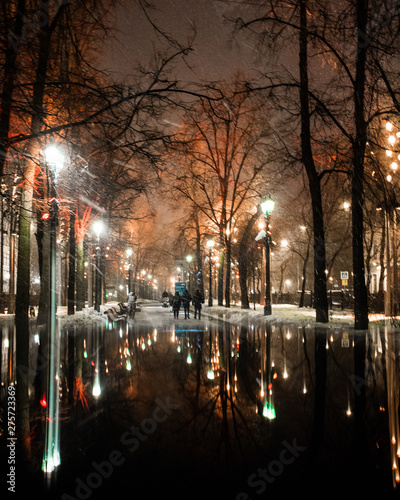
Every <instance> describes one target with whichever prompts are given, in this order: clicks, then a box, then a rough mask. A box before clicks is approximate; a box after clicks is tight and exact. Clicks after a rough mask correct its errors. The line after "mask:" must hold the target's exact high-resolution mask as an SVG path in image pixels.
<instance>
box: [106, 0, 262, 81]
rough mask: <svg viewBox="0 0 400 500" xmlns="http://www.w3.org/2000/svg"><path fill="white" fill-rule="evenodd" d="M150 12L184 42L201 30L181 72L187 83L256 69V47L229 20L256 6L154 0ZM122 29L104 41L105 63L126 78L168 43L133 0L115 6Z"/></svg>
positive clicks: (183, 43)
mask: <svg viewBox="0 0 400 500" xmlns="http://www.w3.org/2000/svg"><path fill="white" fill-rule="evenodd" d="M152 5H153V6H154V9H150V10H149V11H148V13H149V15H150V16H151V18H152V20H153V22H154V23H155V24H156V25H157V26H158V27H159V28H160V29H162V30H164V31H166V32H168V33H169V34H170V35H171V36H172V37H174V38H176V39H177V40H178V41H179V42H180V43H181V44H182V45H186V44H187V41H188V39H190V38H191V37H192V36H193V32H194V30H195V31H196V36H195V40H194V43H193V49H194V50H193V51H192V53H191V54H190V57H189V59H188V60H187V61H188V63H189V64H190V66H191V69H189V68H188V67H187V66H186V65H184V64H182V65H181V66H180V67H179V71H178V73H177V76H178V77H179V79H181V80H184V81H188V82H199V81H215V80H220V79H229V78H230V77H231V76H232V75H233V74H234V73H235V72H236V71H237V70H240V71H244V72H245V73H250V72H252V71H254V67H255V60H256V56H257V49H256V48H255V46H254V45H253V44H252V42H251V41H250V40H249V39H248V38H247V39H246V37H244V36H241V37H237V36H236V37H234V36H233V31H234V28H235V26H234V23H233V22H231V21H229V19H234V18H237V17H239V16H245V14H246V12H247V11H248V10H249V9H251V6H248V5H243V4H242V5H241V4H240V3H239V2H226V1H211V0H154V2H152ZM115 16H116V24H117V27H118V32H117V33H116V35H115V39H107V40H105V41H104V42H105V61H104V66H105V68H107V69H109V70H111V71H112V72H113V73H114V77H115V76H116V73H118V76H119V78H120V79H121V80H123V81H124V80H125V81H126V79H129V76H130V74H134V72H135V68H136V66H137V64H138V63H139V62H140V63H144V64H146V63H148V62H149V55H151V53H152V52H153V51H154V49H157V50H158V49H160V48H161V47H163V48H165V45H166V42H165V40H164V39H161V37H160V36H157V35H156V34H155V32H154V30H153V28H152V27H151V26H150V23H149V21H148V20H147V19H146V17H145V15H144V13H143V11H142V10H141V9H140V7H139V6H138V5H137V3H136V2H134V1H132V0H125V1H124V2H123V5H121V6H119V7H118V8H117V9H116V13H115Z"/></svg>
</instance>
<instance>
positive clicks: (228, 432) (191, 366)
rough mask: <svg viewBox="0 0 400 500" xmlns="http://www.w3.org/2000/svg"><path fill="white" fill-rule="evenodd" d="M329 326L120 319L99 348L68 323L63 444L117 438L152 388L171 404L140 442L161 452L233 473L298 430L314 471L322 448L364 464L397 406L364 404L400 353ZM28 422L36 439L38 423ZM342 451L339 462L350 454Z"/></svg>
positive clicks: (149, 402) (88, 331)
mask: <svg viewBox="0 0 400 500" xmlns="http://www.w3.org/2000/svg"><path fill="white" fill-rule="evenodd" d="M188 325H190V324H189V322H188ZM184 326H186V325H184ZM331 333H332V334H331ZM331 333H330V332H329V331H328V330H326V329H312V328H308V327H301V328H299V327H297V326H296V327H293V328H290V327H288V326H280V325H279V326H274V327H271V328H270V329H268V328H265V326H264V325H261V326H255V327H252V325H244V324H243V325H229V324H227V323H224V322H222V321H221V322H218V323H210V324H209V325H208V329H206V330H205V331H194V330H191V329H190V327H189V328H187V329H185V328H183V326H182V322H179V324H177V325H175V327H171V329H170V330H160V331H159V332H157V331H156V330H155V329H154V328H153V327H152V326H151V325H150V324H149V325H148V327H146V326H143V325H140V326H138V325H137V324H134V323H132V324H125V323H124V322H120V324H116V325H115V328H114V329H113V330H110V331H107V330H105V328H104V327H103V329H102V330H101V331H100V332H99V334H100V336H101V339H102V340H101V342H100V344H99V347H98V349H97V350H96V343H95V336H96V335H97V333H96V329H95V328H85V330H82V331H79V330H76V331H75V332H71V331H70V332H69V334H68V335H66V334H65V335H64V336H63V344H62V365H63V370H64V379H63V383H62V388H63V391H62V395H63V401H62V405H61V418H62V433H63V436H62V438H61V449H62V453H63V454H64V455H65V456H67V457H69V456H75V455H74V454H75V453H78V454H79V453H82V456H84V453H85V450H87V449H89V448H90V447H92V446H96V443H98V440H99V439H100V440H101V439H102V438H103V437H104V435H105V433H107V438H108V439H114V443H115V442H118V441H119V439H120V436H121V433H122V432H125V431H126V430H127V429H129V428H130V427H131V426H134V425H136V426H137V425H140V423H141V422H142V420H143V419H145V418H147V417H149V415H151V412H152V411H153V409H154V406H155V400H156V399H157V398H160V397H161V398H164V397H166V396H168V397H170V398H171V399H172V400H173V401H174V402H176V403H177V404H179V405H180V407H179V409H178V410H176V411H174V414H173V416H172V417H171V419H168V421H167V422H165V423H163V424H162V425H160V426H159V428H158V429H157V432H156V433H155V434H154V436H152V439H151V440H149V442H150V441H151V446H159V448H160V449H163V450H164V452H165V456H167V455H168V453H169V450H174V451H173V453H174V454H176V455H179V456H180V457H184V458H185V457H186V459H187V462H188V463H197V464H199V465H203V466H204V467H205V468H206V470H211V469H213V470H216V469H218V470H221V471H224V470H225V471H227V472H228V471H229V472H230V473H232V471H235V470H236V469H240V468H241V467H242V466H243V465H247V464H258V463H259V461H260V460H261V458H262V461H263V464H261V465H265V464H264V462H265V460H268V459H269V458H265V457H270V458H271V459H274V458H275V457H276V452H279V450H280V447H281V444H282V441H283V440H285V439H287V440H289V441H290V439H291V438H294V437H295V438H296V439H297V442H298V443H300V444H301V445H304V446H307V453H306V454H304V456H305V455H307V458H308V459H310V460H309V461H308V462H307V463H308V464H309V465H310V466H311V465H313V464H314V465H316V468H317V469H318V467H319V460H320V459H321V458H322V459H323V458H324V457H326V455H327V454H328V455H329V454H331V455H332V456H333V457H336V458H337V457H340V456H341V453H342V451H343V450H345V451H346V453H347V452H350V453H351V457H354V458H355V457H358V458H359V462H358V463H357V470H358V471H360V473H361V472H362V473H363V474H364V473H365V471H367V470H368V469H367V468H366V467H367V466H368V460H367V458H368V453H369V454H370V456H369V461H370V462H371V460H374V459H375V458H376V457H375V455H371V446H370V447H369V448H368V439H369V445H371V443H372V444H373V445H374V443H375V441H376V440H377V439H380V441H379V446H380V451H379V452H380V453H381V450H383V449H385V450H388V452H390V450H389V444H388V443H387V436H388V430H389V429H388V422H387V419H388V418H389V412H391V413H390V418H392V417H391V415H392V414H395V413H394V411H393V404H392V408H389V405H388V406H387V411H386V412H381V414H380V415H379V421H378V420H377V419H376V414H374V413H373V412H375V407H376V405H377V404H381V405H382V406H386V405H387V404H388V403H387V394H388V392H390V393H391V395H393V391H394V389H393V387H394V386H393V387H392V386H391V388H390V387H388V386H387V384H389V382H390V381H392V380H395V378H394V374H395V373H398V364H399V363H398V358H396V357H395V358H394V359H395V361H393V360H392V358H393V356H396V346H393V345H392V344H389V347H388V339H387V338H386V335H385V333H384V332H383V331H382V332H378V333H377V334H376V335H375V334H372V335H371V334H370V333H361V332H360V333H357V334H354V335H353V334H351V335H350V346H349V348H343V347H342V346H341V345H340V339H341V335H342V333H340V334H338V332H335V331H333V332H332V331H331ZM72 335H73V339H72V338H71V336H72ZM72 340H73V341H72ZM353 340H354V343H353ZM393 343H394V342H393ZM377 345H378V347H377ZM396 345H397V344H396ZM387 347H388V350H387ZM72 348H73V349H74V351H73V352H74V356H72V355H71V350H72ZM377 349H380V350H379V351H377ZM397 349H398V346H397ZM96 356H97V359H98V362H95V365H96V363H98V365H96V366H93V365H92V362H93V361H95V360H96ZM385 359H387V360H386V361H385ZM388 366H390V370H391V371H390V373H388ZM39 368H40V367H39ZM39 368H38V369H39ZM95 368H97V369H99V370H100V384H101V396H100V397H98V398H95V397H94V396H93V394H92V387H93V381H94V370H95ZM286 372H287V378H285V373H286ZM72 374H73V375H74V378H72ZM275 375H276V378H275ZM389 375H390V377H389ZM71 380H74V393H73V396H74V397H73V399H72V401H71V394H70V390H71ZM390 383H391V384H392V385H393V383H394V382H393V383H392V382H390ZM270 385H271V386H272V391H273V397H274V398H275V403H276V419H275V420H272V421H270V420H268V419H267V418H265V417H264V416H263V408H264V404H265V398H266V395H267V394H268V391H269V386H270ZM65 389H69V390H68V391H67V390H65ZM389 389H390V390H389ZM60 394H61V393H60ZM390 397H392V396H390ZM394 401H395V400H394ZM346 410H347V411H346ZM396 411H397V413H396V414H397V415H398V409H397V410H396ZM366 412H367V417H366ZM39 413H40V411H39V412H38V421H39V417H40V415H39ZM375 413H376V412H375ZM397 418H398V417H397ZM392 420H393V418H392ZM378 424H379V425H380V428H378ZM34 425H36V421H35V423H34ZM382 429H383V430H382ZM35 432H36V434H35V439H36V440H40V428H39V426H37V427H35ZM382 433H385V434H386V435H385V436H383V437H382V436H381V435H382ZM337 438H338V439H337ZM375 438H376V439H375ZM382 441H385V442H384V443H383V442H382ZM77 442H79V452H77V451H76V450H75V449H74V448H75V447H76V443H77ZM376 442H378V441H376ZM153 443H154V444H153ZM112 446H115V444H114V445H112ZM355 452H356V453H355ZM385 452H386V451H385ZM376 453H377V452H375V454H376ZM382 453H383V452H382ZM349 456H350V455H349ZM349 456H344V457H343V460H344V463H346V464H349V463H351V460H352V459H350V458H349ZM184 458H183V459H184ZM385 460H386V457H385ZM320 463H323V460H322V461H320ZM249 466H250V467H251V466H252V465H249ZM352 470H353V469H352Z"/></svg>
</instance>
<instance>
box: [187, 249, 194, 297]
mask: <svg viewBox="0 0 400 500" xmlns="http://www.w3.org/2000/svg"><path fill="white" fill-rule="evenodd" d="M192 260H193V257H192V256H191V255H187V256H186V262H187V263H188V268H189V273H188V274H189V286H188V291H189V293H190V292H191V288H192V287H191V281H192V280H191V273H190V264H191V262H192Z"/></svg>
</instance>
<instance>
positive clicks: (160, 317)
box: [0, 300, 400, 328]
mask: <svg viewBox="0 0 400 500" xmlns="http://www.w3.org/2000/svg"><path fill="white" fill-rule="evenodd" d="M139 305H140V307H141V309H142V310H141V312H138V313H137V314H136V318H135V321H136V322H138V323H140V322H142V321H143V322H149V321H150V322H152V323H154V324H155V323H157V324H160V323H164V322H173V321H174V319H173V316H172V313H171V312H170V309H169V308H163V307H162V306H161V303H159V302H157V301H150V300H141V301H140V304H139ZM110 307H117V304H116V303H114V302H110V303H108V304H105V305H102V306H101V310H100V312H97V311H95V310H94V309H93V307H90V308H88V307H86V308H85V309H84V310H82V311H79V312H76V313H75V314H74V315H71V316H68V314H67V308H66V307H63V306H59V307H58V308H57V317H58V319H59V324H60V327H61V328H63V327H68V326H76V327H78V328H79V327H84V326H85V325H86V324H89V323H91V324H93V323H96V322H99V323H101V322H104V320H105V319H106V315H105V314H104V311H106V310H107V309H109V308H110ZM329 316H330V321H329V323H317V322H316V320H315V310H314V309H310V308H306V307H305V308H299V307H298V306H295V305H291V304H277V305H273V306H272V314H271V315H270V316H264V306H260V305H256V308H255V309H253V308H251V309H241V308H240V306H231V307H230V308H226V307H223V306H212V307H208V306H207V305H206V304H204V305H203V308H202V318H203V319H204V318H205V317H208V318H211V319H224V320H225V321H228V322H229V323H241V322H243V321H248V320H250V321H254V322H258V321H262V322H264V321H268V322H270V323H271V324H281V323H291V324H297V325H301V326H319V327H327V328H331V327H333V328H335V327H350V328H351V327H353V326H354V314H353V311H351V310H333V311H330V312H329ZM13 318H14V317H13V316H12V315H7V314H0V325H10V322H12V321H13ZM193 318H194V311H193V308H191V320H190V321H191V322H193V321H194V319H193ZM31 321H32V322H33V321H35V318H31ZM179 321H187V320H185V319H184V315H183V310H181V312H180V315H179ZM395 321H396V320H395ZM370 322H371V323H370V324H371V325H372V324H376V325H378V324H379V325H384V324H385V317H384V315H382V314H381V315H378V314H371V315H370ZM399 322H400V318H397V321H396V323H397V324H396V326H399V324H400V323H399ZM392 324H393V321H392Z"/></svg>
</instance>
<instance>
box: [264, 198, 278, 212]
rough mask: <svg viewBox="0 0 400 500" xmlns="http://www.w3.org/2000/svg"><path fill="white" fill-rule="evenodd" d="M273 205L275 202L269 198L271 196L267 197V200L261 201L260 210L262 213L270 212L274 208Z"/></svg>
mask: <svg viewBox="0 0 400 500" xmlns="http://www.w3.org/2000/svg"><path fill="white" fill-rule="evenodd" d="M274 206H275V202H274V201H273V200H271V198H268V200H265V201H264V202H262V203H261V210H262V212H263V214H264V215H266V214H270V213H271V212H272V210H273V209H274Z"/></svg>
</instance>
